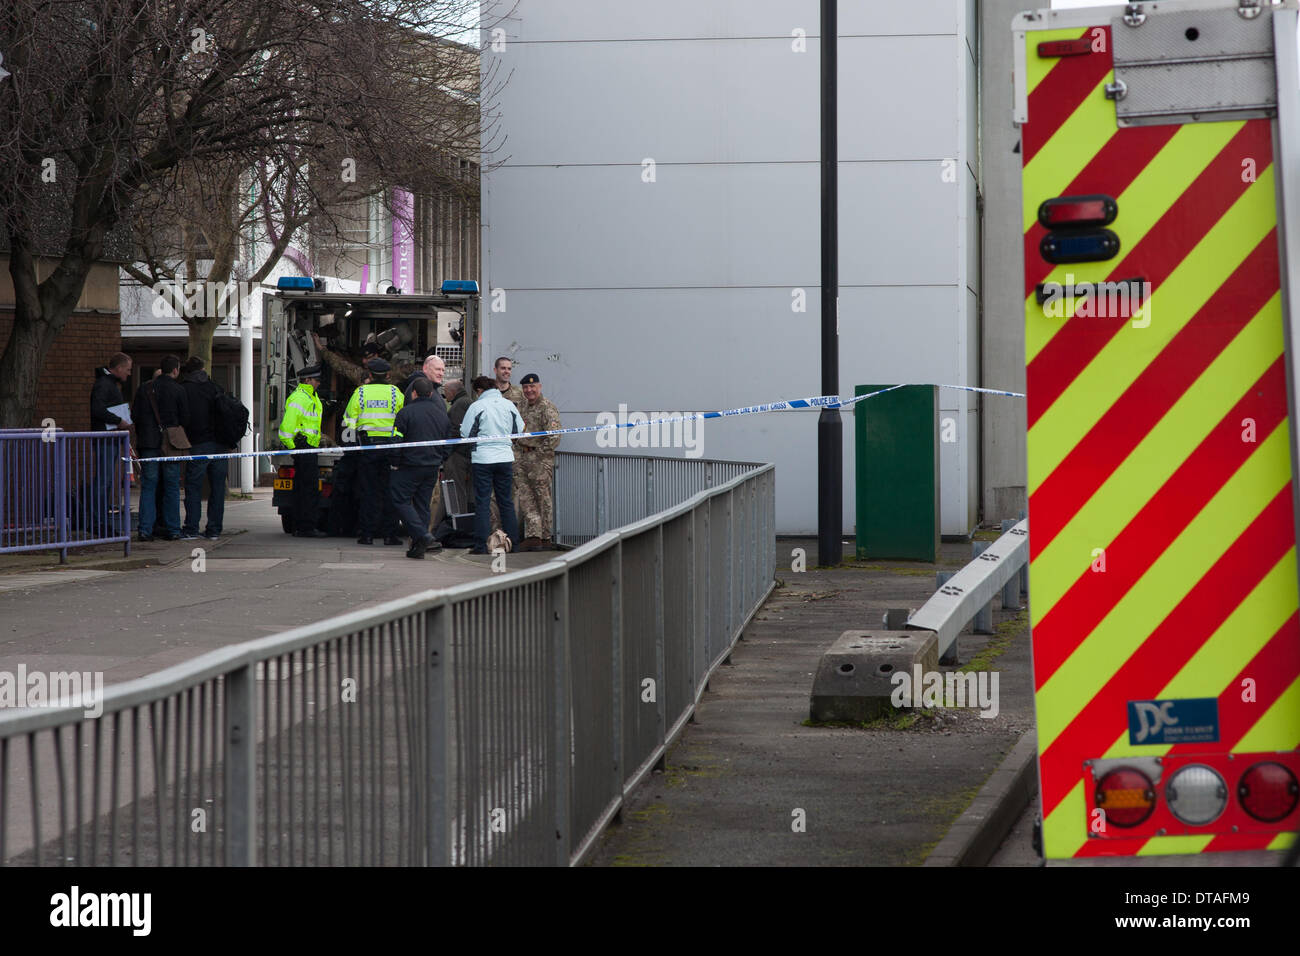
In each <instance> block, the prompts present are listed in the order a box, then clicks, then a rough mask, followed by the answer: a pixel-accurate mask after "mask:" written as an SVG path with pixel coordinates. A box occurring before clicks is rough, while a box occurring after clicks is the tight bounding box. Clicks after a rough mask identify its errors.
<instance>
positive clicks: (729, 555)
mask: <svg viewBox="0 0 1300 956" xmlns="http://www.w3.org/2000/svg"><path fill="white" fill-rule="evenodd" d="M735 497H736V489H735V488H732V489H731V490H730V491H728V492H727V546H726V547H725V548H724V549H723V552H722V579H723V582H724V583H725V585H726V589H727V604H726V612H725V616H724V617H723V620H724V621H726V635H727V638H726V639H727V646H728V647H730V646H731V644H732V643H733V642H734V641H735V639H736V634H735V626H736V621H735V609H736V590H735V589H736V516H735ZM727 660H728V661H730V660H731V655H730V653H728V655H727Z"/></svg>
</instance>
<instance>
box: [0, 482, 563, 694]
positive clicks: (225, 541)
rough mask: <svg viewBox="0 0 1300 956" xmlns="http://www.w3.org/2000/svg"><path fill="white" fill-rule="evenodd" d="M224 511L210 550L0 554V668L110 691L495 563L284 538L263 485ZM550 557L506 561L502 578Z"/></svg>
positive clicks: (470, 576) (168, 546)
mask: <svg viewBox="0 0 1300 956" xmlns="http://www.w3.org/2000/svg"><path fill="white" fill-rule="evenodd" d="M259 491H260V493H258V494H255V495H254V496H253V498H252V499H251V500H239V499H230V500H228V501H227V502H226V521H225V526H226V529H227V531H228V532H229V533H228V534H224V535H223V536H222V537H221V539H220V540H218V541H215V542H214V541H208V540H206V539H203V538H199V539H197V540H194V541H172V542H161V541H154V542H150V543H139V542H132V545H131V555H130V557H129V558H127V557H123V555H122V549H121V546H120V545H117V546H112V545H106V546H103V547H101V548H96V549H80V550H79V551H78V552H77V553H75V554H73V555H71V556H70V562H69V566H67V567H66V568H60V566H59V564H58V554H57V552H47V553H43V554H14V555H3V556H0V558H2V560H0V671H16V670H17V666H18V665H19V664H20V663H21V664H25V665H26V666H27V669H28V671H29V672H30V671H33V670H79V671H100V672H103V673H104V678H105V684H106V685H111V684H114V683H118V682H121V681H125V680H130V679H132V678H135V677H140V676H143V675H145V674H148V673H152V672H154V671H157V670H160V669H162V668H164V667H169V666H172V665H174V664H178V663H181V662H183V661H186V660H189V659H191V658H193V657H196V656H198V655H200V654H203V653H206V652H207V651H210V650H214V649H216V648H220V647H224V646H227V645H230V644H235V643H238V642H240V641H245V640H249V639H252V638H256V637H265V636H267V635H270V634H276V633H279V632H281V631H286V630H289V629H291V628H294V627H299V626H301V625H303V624H309V623H313V622H316V621H322V620H326V619H328V618H330V617H332V616H335V615H338V614H342V613H345V612H347V611H353V610H357V609H360V608H363V607H369V606H373V605H376V604H381V603H383V602H385V601H390V600H394V599H397V598H401V597H407V596H410V595H413V594H418V593H420V592H422V591H425V590H428V589H430V588H445V587H451V586H453V585H457V584H464V583H467V582H472V581H480V580H482V579H483V578H485V577H489V576H491V575H492V574H493V571H492V568H491V562H492V557H491V556H490V555H486V556H478V555H475V556H471V555H469V554H468V553H467V552H466V551H463V550H455V551H444V552H442V553H440V554H432V555H427V556H426V558H425V559H424V560H422V561H413V560H410V559H408V558H406V557H405V550H406V549H405V548H404V547H395V546H392V547H386V546H384V545H382V544H376V545H371V546H364V545H359V544H357V543H356V542H355V540H353V539H351V538H321V539H305V538H294V537H291V536H289V535H286V534H285V533H284V532H283V529H282V528H281V526H280V518H279V515H278V514H277V513H276V512H275V510H274V509H273V508H272V507H271V501H270V490H269V489H259ZM553 556H554V552H550V553H547V552H535V553H527V554H511V555H507V556H506V569H507V570H517V569H519V568H524V567H531V566H533V565H536V564H541V563H543V562H545V561H547V560H549V559H550V558H551V557H553Z"/></svg>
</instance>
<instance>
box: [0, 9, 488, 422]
mask: <svg viewBox="0 0 1300 956" xmlns="http://www.w3.org/2000/svg"><path fill="white" fill-rule="evenodd" d="M476 8H477V3H476V2H475V0H311V2H308V0H6V2H5V3H4V4H2V5H0V37H3V38H5V39H4V40H0V43H3V44H4V45H3V47H0V52H3V54H4V62H5V66H6V68H7V69H8V70H9V71H10V72H11V73H12V75H11V76H9V77H8V78H6V79H4V80H2V81H0V164H3V167H4V169H5V175H4V176H3V177H0V216H2V217H3V223H4V230H5V234H6V236H7V239H8V245H9V256H10V261H9V270H10V274H11V275H12V277H13V283H14V290H15V317H14V325H13V332H12V334H11V336H10V339H9V342H8V345H7V346H6V348H5V351H4V354H3V356H0V424H3V425H25V424H27V423H28V422H29V421H30V420H31V418H32V415H33V412H34V409H35V401H36V400H35V391H36V381H37V375H38V371H39V369H40V365H41V356H43V355H44V354H46V353H47V352H48V351H49V349H50V348H51V346H52V345H53V342H54V339H55V338H56V336H57V335H58V333H59V332H60V331H61V330H62V329H63V327H64V326H65V324H66V323H67V321H68V319H69V317H70V315H71V314H72V310H73V307H74V306H75V304H76V302H77V299H78V298H79V297H80V295H81V292H82V289H83V287H84V284H85V280H86V277H87V275H88V274H89V271H90V269H91V267H92V266H93V264H94V263H95V261H96V260H98V259H100V258H101V256H102V255H103V252H104V246H105V238H106V236H107V235H108V233H109V232H110V230H113V229H114V228H115V227H120V226H121V225H123V224H125V223H127V222H129V221H130V217H131V216H132V215H133V213H132V210H133V208H134V209H135V210H136V218H135V222H136V223H146V222H148V218H147V217H149V216H152V217H153V218H152V223H153V230H154V234H151V235H150V236H146V235H145V233H146V232H149V230H148V229H147V228H145V229H142V228H139V227H138V226H137V228H135V229H134V233H135V235H136V237H137V241H138V243H139V245H140V249H139V260H140V264H139V265H136V266H133V267H132V268H133V269H134V272H133V274H134V275H135V276H136V278H137V279H140V280H141V281H145V282H147V283H148V284H151V285H152V284H153V283H154V282H157V281H159V280H163V279H171V278H176V277H177V273H178V271H179V272H181V273H183V274H184V275H185V276H187V277H188V278H191V279H195V278H200V277H199V276H198V275H196V271H197V269H198V268H199V266H198V263H199V261H200V260H201V259H202V260H210V267H209V268H208V272H207V274H206V275H205V276H203V278H207V279H210V280H215V281H224V278H223V277H222V274H223V273H224V274H225V278H229V275H230V273H229V269H230V267H231V264H232V263H233V262H234V261H235V259H236V256H237V250H238V237H239V235H240V232H241V230H243V229H244V228H245V227H246V226H247V225H248V222H249V217H250V215H256V212H250V207H251V206H254V205H257V203H253V204H250V203H245V202H241V199H242V197H241V195H240V189H239V187H240V183H241V178H242V177H245V176H247V175H249V174H252V175H253V176H254V177H255V178H256V179H257V180H258V182H259V187H260V188H261V189H263V190H272V191H274V192H275V193H276V197H275V200H274V202H275V203H276V205H277V208H278V214H279V215H280V216H281V217H282V221H281V227H280V236H279V241H278V242H277V243H276V244H275V245H276V246H279V247H280V248H279V250H278V251H277V250H276V249H275V248H273V249H272V255H275V256H276V258H278V255H279V252H282V251H283V247H284V246H287V244H288V243H289V241H290V239H291V237H292V235H293V232H294V231H295V230H297V229H298V228H300V227H301V226H302V224H303V222H305V221H306V220H307V219H308V218H311V217H312V216H317V215H327V214H328V210H329V209H330V208H331V206H332V205H336V204H337V203H338V202H339V200H340V199H344V198H347V197H348V196H349V195H359V194H368V193H373V192H379V191H382V190H384V189H385V188H387V187H389V186H391V185H397V184H400V185H402V186H404V187H405V188H408V189H412V190H413V191H419V190H422V189H425V188H429V186H430V185H431V184H430V183H429V182H428V180H429V179H430V178H436V174H431V173H430V170H429V168H428V167H427V165H426V164H425V163H422V162H421V157H422V156H423V157H426V158H427V157H428V156H429V155H430V150H432V149H440V150H445V151H447V152H451V153H464V154H472V153H476V152H477V151H478V150H479V148H480V145H481V144H480V137H481V132H480V129H479V115H480V106H481V103H482V100H483V99H487V98H490V96H491V94H492V92H493V89H494V84H495V80H494V79H493V78H490V77H489V78H487V82H486V83H485V84H484V86H485V87H486V89H485V90H482V89H480V78H479V75H478V63H477V56H476V55H475V51H474V50H472V49H470V48H466V47H464V46H461V45H458V44H457V43H455V42H453V39H452V38H456V37H463V36H464V34H465V30H466V25H467V24H471V23H473V22H474V16H475V13H476ZM486 148H488V149H489V150H490V149H491V148H492V144H491V143H488V144H486ZM345 159H346V160H351V161H352V162H353V163H354V164H355V168H356V182H355V183H350V182H347V181H346V179H345V178H344V177H343V176H342V175H341V174H340V175H326V174H325V171H326V170H327V169H332V170H335V171H340V165H337V164H339V163H342V161H343V160H345ZM331 163H335V164H336V165H333V166H331V165H330V164H331ZM340 172H341V171H340ZM327 184H329V185H328V186H327ZM267 201H270V200H267ZM262 205H264V203H263V204H262ZM46 247H51V248H52V249H53V250H57V251H56V255H57V256H58V263H57V265H56V267H55V268H54V269H53V270H52V271H51V272H50V273H49V274H48V275H47V276H46V277H45V278H44V279H41V280H39V281H38V279H37V273H36V266H35V260H36V257H37V256H38V255H41V254H42V253H44V252H45V251H46ZM200 252H202V253H204V255H200ZM273 265H274V261H270V264H269V265H267V264H266V263H263V264H262V265H261V266H259V267H258V271H262V269H263V267H264V268H265V272H269V270H270V268H271V267H272V266H273ZM265 272H264V273H263V275H265ZM250 278H252V277H250ZM196 318H198V317H196ZM202 318H203V319H204V320H205V321H203V322H198V323H192V324H191V348H192V349H194V350H195V351H198V352H200V354H206V353H208V352H210V348H211V331H212V327H215V324H216V323H215V322H212V321H211V320H212V317H211V316H203V317H202ZM209 323H210V326H209ZM205 342H206V344H204V343H205Z"/></svg>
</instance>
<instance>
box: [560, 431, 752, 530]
mask: <svg viewBox="0 0 1300 956" xmlns="http://www.w3.org/2000/svg"><path fill="white" fill-rule="evenodd" d="M758 467H760V466H759V463H758V462H752V461H706V460H704V459H699V458H656V457H650V456H643V455H596V454H587V453H582V452H558V453H557V454H556V456H555V475H556V480H555V483H554V485H553V488H554V489H555V529H556V534H555V540H556V541H557V542H558V543H560V544H569V545H574V544H582V543H583V542H584V541H590V540H591V539H592V538H594V537H596V535H598V534H604V533H605V532H606V531H608V530H610V529H611V528H618V527H622V526H623V525H626V524H631V523H632V522H633V521H640V520H641V519H642V518H645V517H647V516H649V515H652V514H654V513H655V512H657V511H662V510H663V509H664V508H667V507H669V506H670V505H674V504H676V503H677V502H679V501H684V500H685V499H686V498H688V497H690V496H691V495H693V494H695V493H696V492H699V491H703V490H704V489H706V488H712V487H713V486H714V485H715V484H722V483H723V482H726V481H730V480H731V479H732V478H735V477H736V476H737V475H743V474H744V473H745V472H747V471H752V470H753V469H755V468H758Z"/></svg>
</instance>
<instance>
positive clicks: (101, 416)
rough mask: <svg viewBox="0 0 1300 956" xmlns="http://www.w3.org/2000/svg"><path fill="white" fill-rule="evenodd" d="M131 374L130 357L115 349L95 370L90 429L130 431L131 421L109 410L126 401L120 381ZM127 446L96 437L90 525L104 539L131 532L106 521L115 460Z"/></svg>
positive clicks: (111, 494)
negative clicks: (105, 362) (101, 365)
mask: <svg viewBox="0 0 1300 956" xmlns="http://www.w3.org/2000/svg"><path fill="white" fill-rule="evenodd" d="M130 377H131V356H129V355H127V354H126V353H125V352H118V353H117V354H116V355H114V356H113V357H112V358H110V359H109V360H108V365H106V366H104V367H103V368H97V369H95V384H94V385H92V386H91V389H90V430H91V431H94V432H103V431H119V433H120V431H127V432H130V430H131V423H130V422H127V421H126V420H125V419H123V418H122V416H120V415H118V414H117V413H115V412H112V411H109V409H111V408H114V407H116V406H119V405H124V404H126V399H124V398H123V397H122V382H125V381H126V380H127V379H128V378H130ZM127 447H129V446H127V445H125V444H123V443H122V442H121V440H120V439H119V440H118V441H108V440H106V439H99V438H97V439H95V476H94V478H93V479H92V480H91V485H90V501H89V502H88V507H89V509H90V511H91V515H92V522H91V523H92V526H93V527H95V528H96V529H97V533H98V532H103V535H102V536H103V537H105V538H110V537H114V536H116V535H118V534H128V535H129V534H130V533H131V529H130V528H129V527H128V528H126V530H125V531H121V530H119V529H115V528H112V527H110V526H109V521H108V509H109V507H110V505H111V504H112V502H114V501H115V500H116V498H117V496H116V494H113V493H112V491H111V489H113V488H114V487H116V479H117V461H118V458H120V457H122V456H123V455H125V454H126V451H125V449H126V448H127ZM126 510H128V509H124V510H123V514H124V515H125V514H126Z"/></svg>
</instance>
